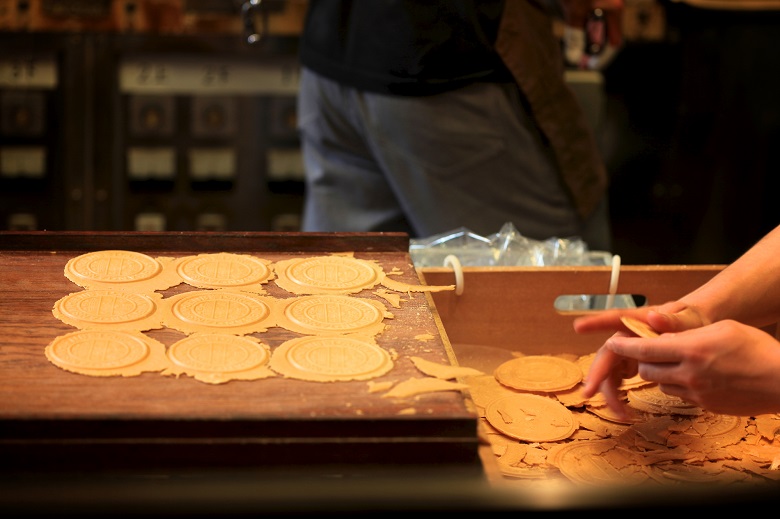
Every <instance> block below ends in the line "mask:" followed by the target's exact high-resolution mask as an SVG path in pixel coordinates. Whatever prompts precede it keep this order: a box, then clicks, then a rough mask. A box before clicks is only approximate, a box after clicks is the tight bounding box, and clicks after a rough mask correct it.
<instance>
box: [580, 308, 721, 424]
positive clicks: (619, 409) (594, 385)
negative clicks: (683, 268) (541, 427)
mask: <svg viewBox="0 0 780 519" xmlns="http://www.w3.org/2000/svg"><path fill="white" fill-rule="evenodd" d="M624 316H628V317H633V318H635V319H639V320H640V321H644V322H646V323H648V324H649V325H650V326H651V327H652V328H653V329H654V330H656V331H657V332H659V333H670V332H679V331H683V330H688V329H691V328H696V327H700V326H703V325H705V324H708V323H709V321H708V319H707V318H706V316H705V315H704V313H703V312H702V311H701V309H699V308H697V307H693V306H689V305H686V304H684V303H681V302H679V301H672V302H669V303H665V304H663V305H655V306H647V307H641V308H637V309H616V310H605V311H601V312H596V313H593V314H589V315H586V316H582V317H578V318H577V319H575V320H574V330H575V331H576V332H577V333H592V332H603V331H615V335H613V337H612V338H611V339H609V340H608V341H607V342H606V343H605V344H604V345H603V346H602V347H601V348H599V350H598V351H597V353H596V358H595V359H594V361H593V363H592V364H591V368H590V371H589V372H588V375H587V377H586V378H585V381H584V385H583V388H582V394H583V395H584V396H585V397H586V398H590V397H592V396H593V395H595V394H596V393H598V392H601V393H602V394H603V395H604V397H605V398H606V400H607V405H609V407H610V408H611V409H612V410H613V411H615V412H616V413H618V415H620V416H625V414H626V412H625V408H624V405H623V402H622V400H621V398H620V390H619V387H620V385H621V384H622V382H623V379H627V378H631V377H633V376H634V375H636V374H637V373H638V370H639V367H638V363H637V360H636V359H635V358H630V357H626V356H623V355H620V354H619V353H617V352H615V351H614V350H612V349H610V348H609V346H608V345H609V344H610V341H611V340H612V339H614V338H618V337H633V336H634V334H633V333H632V332H631V331H630V330H629V329H628V328H627V327H626V325H625V324H623V322H622V321H621V317H624Z"/></svg>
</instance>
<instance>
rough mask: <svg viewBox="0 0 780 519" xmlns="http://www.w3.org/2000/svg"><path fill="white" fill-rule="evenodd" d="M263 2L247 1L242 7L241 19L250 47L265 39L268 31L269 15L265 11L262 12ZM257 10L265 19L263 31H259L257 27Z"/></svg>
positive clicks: (257, 0)
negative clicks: (261, 5)
mask: <svg viewBox="0 0 780 519" xmlns="http://www.w3.org/2000/svg"><path fill="white" fill-rule="evenodd" d="M261 3H262V0H246V2H244V3H243V5H242V6H241V19H242V20H243V22H244V36H245V37H246V41H247V43H249V44H250V45H252V44H255V43H258V42H259V41H260V40H262V39H263V36H264V35H265V33H266V31H267V29H268V15H267V14H266V13H265V12H264V11H260V4H261ZM255 10H258V11H259V12H260V14H261V16H262V19H263V28H262V30H261V31H258V30H257V27H256V26H255V18H254V15H255Z"/></svg>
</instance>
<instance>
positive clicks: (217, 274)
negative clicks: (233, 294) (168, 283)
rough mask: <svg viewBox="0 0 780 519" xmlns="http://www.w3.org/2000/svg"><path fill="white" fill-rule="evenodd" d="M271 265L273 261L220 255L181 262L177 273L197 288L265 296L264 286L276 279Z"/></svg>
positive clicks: (199, 255) (221, 253) (213, 254)
mask: <svg viewBox="0 0 780 519" xmlns="http://www.w3.org/2000/svg"><path fill="white" fill-rule="evenodd" d="M270 265H271V262H270V261H268V260H264V259H261V258H256V257H254V256H250V255H248V254H233V253H228V252H219V253H210V254H198V255H197V256H188V257H186V258H181V259H180V260H179V261H178V262H177V263H176V271H177V272H178V274H179V276H180V277H181V278H182V280H184V282H185V283H187V284H188V285H191V286H194V287H198V288H233V289H237V290H241V291H248V292H255V293H264V292H265V290H264V289H263V287H262V284H263V283H266V282H268V281H269V280H270V279H273V277H274V273H273V270H271V267H270Z"/></svg>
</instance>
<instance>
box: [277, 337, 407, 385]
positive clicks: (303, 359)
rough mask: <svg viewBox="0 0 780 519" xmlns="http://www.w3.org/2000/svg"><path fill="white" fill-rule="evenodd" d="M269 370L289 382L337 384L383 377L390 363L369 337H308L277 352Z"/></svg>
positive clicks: (388, 369) (386, 354) (288, 344)
mask: <svg viewBox="0 0 780 519" xmlns="http://www.w3.org/2000/svg"><path fill="white" fill-rule="evenodd" d="M270 366H271V369H273V370H274V371H276V372H277V373H280V374H281V375H284V376H286V377H289V378H297V379H301V380H312V381H318V382H337V381H346V380H367V379H370V378H374V377H378V376H380V375H384V374H385V373H387V372H388V371H390V370H391V369H392V367H393V359H392V358H391V357H390V354H389V353H388V352H387V351H385V350H383V349H382V348H380V347H379V346H378V345H377V344H376V343H375V342H373V340H372V339H371V338H370V337H362V336H360V337H358V336H345V335H334V336H328V337H319V336H307V337H299V338H297V339H291V340H289V341H286V342H285V343H283V344H282V345H281V346H279V347H278V348H276V350H274V352H273V354H272V355H271V364H270Z"/></svg>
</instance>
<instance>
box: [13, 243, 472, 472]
mask: <svg viewBox="0 0 780 519" xmlns="http://www.w3.org/2000/svg"><path fill="white" fill-rule="evenodd" d="M107 249H123V250H135V251H139V252H144V253H146V254H149V255H151V256H153V257H181V256H186V255H190V254H198V253H202V252H240V253H249V254H253V255H255V256H258V257H262V258H265V259H268V260H271V261H279V260H282V259H287V258H291V257H298V256H315V255H320V254H327V253H329V252H344V251H352V252H354V254H355V257H357V258H361V259H366V260H377V261H378V262H379V263H380V264H381V265H382V267H383V269H384V270H385V272H390V271H391V270H393V269H394V268H395V269H398V270H399V271H401V272H402V274H401V275H399V276H393V279H396V280H398V281H402V282H405V283H410V284H419V282H420V281H419V278H418V276H417V274H416V272H415V270H414V268H413V265H412V263H411V260H410V258H409V255H408V238H407V237H406V235H403V234H391V235H387V234H372V233H368V234H347V235H343V234H334V235H328V234H319V235H305V234H303V233H287V234H278V233H275V234H270V233H269V234H265V233H72V232H71V233H52V232H41V233H14V232H8V233H0V457H2V459H4V460H6V461H8V463H6V468H8V467H14V466H15V463H18V464H19V466H25V465H26V466H28V467H30V466H36V465H41V466H44V465H52V464H53V463H54V462H55V461H56V462H57V463H75V464H77V465H90V466H103V465H105V464H108V465H109V466H113V467H119V466H122V464H126V465H128V466H139V467H144V466H151V465H160V466H178V465H188V464H190V465H192V464H194V465H209V466H211V465H215V466H219V465H224V466H231V465H250V466H257V465H262V464H295V463H304V464H315V465H316V464H317V463H386V462H391V463H402V464H403V463H426V462H437V461H441V462H443V463H448V462H456V463H461V462H466V463H470V462H471V461H473V460H475V459H476V456H477V454H476V451H477V440H476V416H475V414H474V413H473V412H472V411H471V410H470V409H469V407H468V406H467V404H466V402H465V397H464V394H462V393H461V392H458V391H447V392H437V393H430V394H426V395H421V396H420V397H418V398H414V397H412V398H406V399H389V398H383V397H382V396H381V395H382V393H370V392H369V390H368V389H369V386H368V384H367V382H366V381H349V382H337V383H318V382H307V381H302V380H296V379H289V378H283V377H281V376H278V377H274V378H269V379H263V380H257V381H230V382H228V383H226V384H220V385H212V384H206V383H203V382H199V381H197V380H195V379H193V378H191V377H188V376H186V375H182V376H180V377H179V378H176V377H169V376H163V375H161V374H159V373H144V374H142V375H140V376H137V377H89V376H85V375H79V374H74V373H70V372H67V371H65V370H62V369H60V368H58V367H56V366H54V365H53V364H51V363H50V362H49V361H48V360H47V359H46V357H45V355H44V349H45V347H46V345H47V344H49V343H50V342H51V341H52V340H53V339H54V338H56V337H57V336H60V335H63V334H66V333H69V332H72V331H75V328H73V327H71V326H69V325H66V324H64V323H62V322H61V321H59V320H58V319H56V318H55V317H54V315H53V314H52V307H53V304H54V303H55V302H56V301H57V300H58V299H59V298H61V297H63V296H65V295H67V294H69V293H73V292H77V291H80V290H83V289H82V288H81V287H79V286H77V285H75V284H74V283H72V282H71V281H70V280H68V279H67V278H66V277H65V276H64V268H65V265H66V263H67V261H68V260H69V259H71V258H73V257H75V256H77V255H79V254H82V253H84V252H88V251H93V250H107ZM266 289H267V291H268V293H269V295H272V296H276V297H280V298H283V297H291V296H293V294H290V293H287V292H285V291H284V290H282V289H281V288H279V287H278V286H276V285H275V283H274V282H273V281H271V282H269V283H268V284H267V285H266ZM187 290H194V288H193V287H190V286H188V285H186V284H182V285H178V286H176V287H173V288H171V289H168V290H165V291H162V294H163V295H164V296H165V297H169V296H171V295H174V294H176V293H180V292H182V291H187ZM356 296H359V297H365V298H371V299H377V300H380V301H382V302H383V303H385V304H386V307H387V308H388V310H389V311H390V312H391V313H392V314H393V316H394V318H392V319H386V321H385V322H386V324H387V325H388V327H387V329H386V330H385V331H384V332H383V333H382V334H380V335H379V336H378V337H377V343H378V344H379V345H380V346H382V347H384V348H385V349H387V350H390V351H395V352H397V354H398V358H397V359H396V360H395V366H394V368H393V369H392V370H391V371H390V372H389V373H388V374H386V375H384V376H382V377H379V378H377V379H375V381H377V382H381V381H391V382H401V381H403V380H406V379H408V378H411V377H422V376H424V375H423V374H422V373H420V372H419V371H418V370H417V369H416V368H415V367H414V365H413V364H412V363H411V361H410V360H409V357H410V356H415V355H416V356H421V357H424V358H427V359H429V360H432V361H435V362H448V354H447V345H446V339H443V338H442V336H441V334H440V332H439V328H438V326H437V323H436V320H435V319H434V317H433V313H432V311H431V308H430V306H429V303H428V298H427V297H426V294H424V293H421V292H414V293H409V294H407V293H404V294H402V302H401V307H400V308H394V307H392V306H390V305H389V304H388V303H387V302H386V301H385V300H383V299H382V298H380V297H379V296H376V295H374V294H373V290H364V291H363V292H361V293H360V294H356ZM146 334H147V335H148V336H150V337H153V338H155V339H157V340H159V341H161V342H162V343H164V344H165V345H170V344H172V343H173V342H175V341H176V340H179V339H181V338H183V337H184V334H182V333H180V332H178V331H176V330H172V329H167V328H166V329H162V330H152V331H148V332H146ZM420 334H430V335H431V336H432V337H433V339H432V340H429V341H422V340H420V339H418V338H416V337H417V336H419V335H420ZM252 335H253V336H255V337H258V338H260V339H261V340H262V341H263V342H265V343H267V344H268V345H269V346H270V347H271V349H272V350H273V349H274V348H275V347H277V346H278V345H280V344H281V343H282V342H284V341H285V340H288V339H291V338H294V337H298V336H299V335H298V334H295V333H293V332H289V331H286V330H283V329H281V328H271V329H269V330H268V332H264V333H258V334H252ZM119 458H122V459H119ZM106 460H108V461H106Z"/></svg>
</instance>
